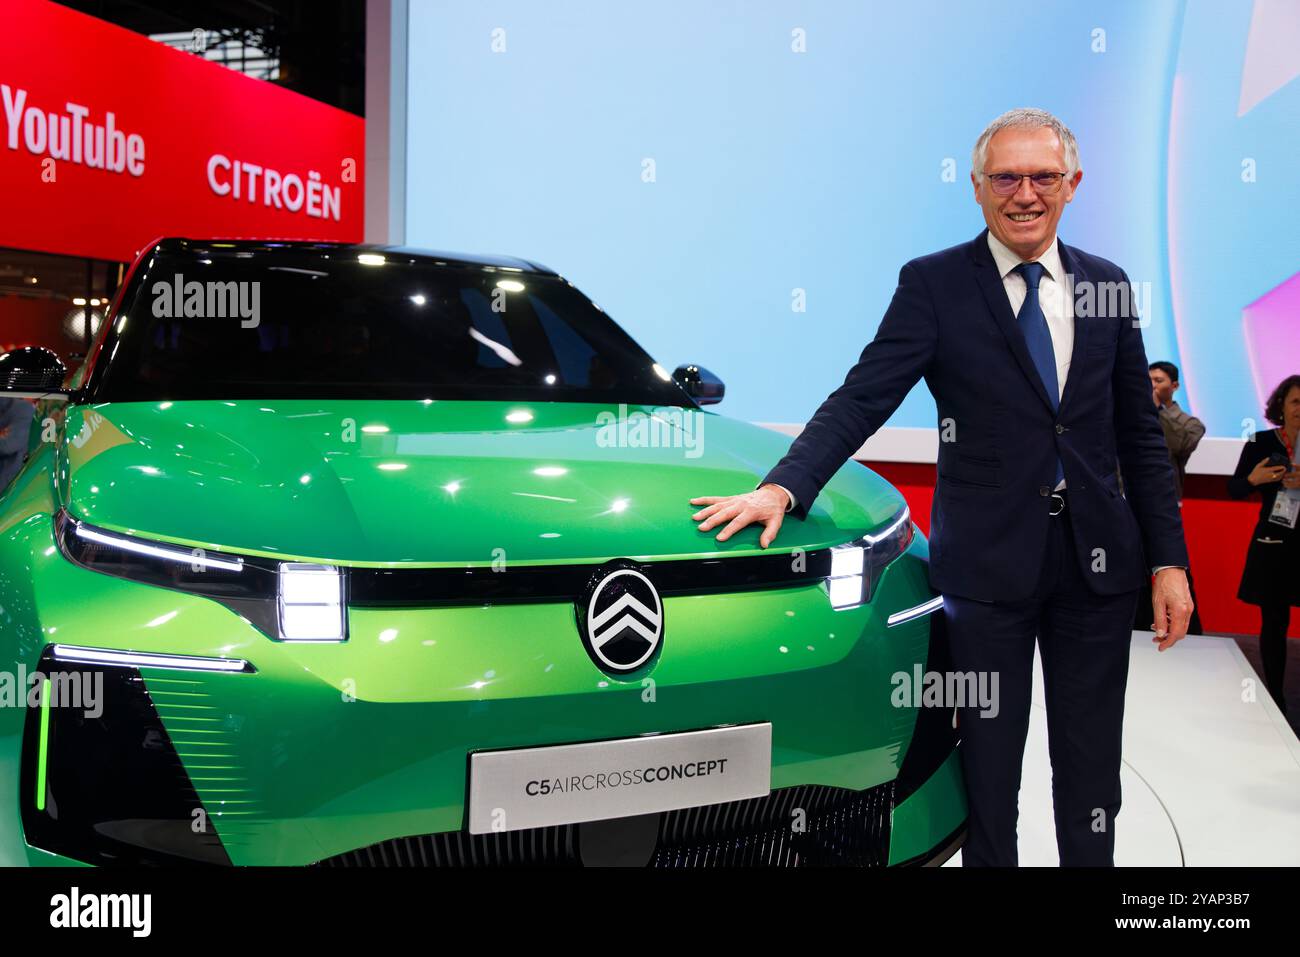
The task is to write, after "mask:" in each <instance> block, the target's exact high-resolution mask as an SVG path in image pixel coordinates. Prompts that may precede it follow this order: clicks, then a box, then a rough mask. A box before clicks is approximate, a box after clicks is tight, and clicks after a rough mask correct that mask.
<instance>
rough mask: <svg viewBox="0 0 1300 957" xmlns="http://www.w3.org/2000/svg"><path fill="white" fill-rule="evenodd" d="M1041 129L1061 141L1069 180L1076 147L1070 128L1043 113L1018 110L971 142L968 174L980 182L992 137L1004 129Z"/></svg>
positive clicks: (1075, 162)
mask: <svg viewBox="0 0 1300 957" xmlns="http://www.w3.org/2000/svg"><path fill="white" fill-rule="evenodd" d="M1044 126H1045V127H1047V128H1049V129H1050V130H1051V131H1052V132H1053V133H1055V134H1056V138H1057V139H1058V140H1060V141H1061V146H1063V147H1064V148H1065V166H1066V170H1065V172H1066V175H1067V176H1073V175H1074V174H1075V172H1076V171H1077V170H1078V169H1079V144H1078V143H1076V142H1075V139H1074V134H1073V133H1071V132H1070V128H1069V127H1068V126H1066V125H1065V124H1064V123H1062V122H1061V121H1060V120H1058V119H1057V118H1056V117H1055V116H1053V115H1052V114H1051V113H1048V112H1047V111H1046V110H1036V109H1034V108H1033V107H1028V106H1022V107H1018V108H1017V109H1014V110H1007V111H1006V112H1005V113H1003V114H1002V115H1001V116H999V117H998V118H997V119H996V120H994V121H993V122H992V123H990V124H989V125H988V126H986V127H984V132H983V133H981V134H980V138H979V139H977V140H976V141H975V148H974V149H973V150H971V154H970V162H971V170H972V171H973V172H974V173H975V178H976V179H983V178H984V160H985V158H986V157H987V155H988V149H989V140H991V139H993V134H994V133H997V132H998V131H999V130H1005V129H1018V130H1033V129H1039V128H1041V127H1044Z"/></svg>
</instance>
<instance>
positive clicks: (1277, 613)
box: [1259, 602, 1291, 714]
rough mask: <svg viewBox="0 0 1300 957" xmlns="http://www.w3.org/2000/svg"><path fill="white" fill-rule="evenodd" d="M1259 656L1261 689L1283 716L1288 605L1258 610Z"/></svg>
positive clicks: (1289, 610)
mask: <svg viewBox="0 0 1300 957" xmlns="http://www.w3.org/2000/svg"><path fill="white" fill-rule="evenodd" d="M1259 617H1260V629H1259V657H1260V660H1261V661H1262V662H1263V664H1264V687H1266V688H1267V689H1268V693H1269V696H1270V697H1272V699H1273V701H1274V702H1275V703H1276V704H1277V706H1278V708H1279V710H1281V712H1282V713H1283V714H1286V695H1285V693H1284V692H1283V685H1285V683H1286V681H1285V679H1286V641H1287V638H1286V633H1287V629H1288V628H1289V627H1290V626H1291V606H1290V605H1287V604H1285V603H1284V602H1274V603H1273V604H1271V605H1263V606H1261V607H1260V609H1259Z"/></svg>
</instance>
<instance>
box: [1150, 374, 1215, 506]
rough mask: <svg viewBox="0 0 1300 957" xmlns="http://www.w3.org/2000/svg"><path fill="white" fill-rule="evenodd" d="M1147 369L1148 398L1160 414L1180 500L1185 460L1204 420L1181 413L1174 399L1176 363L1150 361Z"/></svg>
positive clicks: (1200, 434)
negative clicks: (1148, 374)
mask: <svg viewBox="0 0 1300 957" xmlns="http://www.w3.org/2000/svg"><path fill="white" fill-rule="evenodd" d="M1148 372H1149V373H1150V375H1151V398H1152V400H1153V401H1154V402H1155V404H1156V410H1157V411H1158V412H1159V413H1160V427H1161V428H1162V429H1164V430H1165V445H1167V446H1169V462H1170V464H1171V465H1173V467H1174V489H1175V491H1176V492H1177V493H1178V501H1179V502H1180V503H1181V502H1182V500H1183V480H1184V479H1185V478H1186V477H1187V460H1188V459H1190V458H1191V457H1192V453H1193V452H1195V451H1196V446H1197V445H1199V444H1200V442H1201V438H1202V436H1204V435H1205V423H1204V422H1202V421H1201V420H1200V419H1198V418H1197V417H1196V416H1194V415H1189V414H1188V413H1186V412H1184V411H1183V410H1182V409H1180V408H1179V407H1178V403H1177V402H1175V401H1174V393H1175V392H1177V391H1178V366H1176V365H1174V364H1173V363H1172V362H1153V363H1151V368H1150V369H1149V370H1148Z"/></svg>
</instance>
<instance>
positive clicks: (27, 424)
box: [0, 398, 34, 494]
mask: <svg viewBox="0 0 1300 957" xmlns="http://www.w3.org/2000/svg"><path fill="white" fill-rule="evenodd" d="M33 414H34V413H33V410H32V405H31V403H29V402H28V401H27V400H25V399H3V398H0V494H2V493H3V492H4V490H5V489H6V488H7V487H8V486H9V483H10V482H12V481H13V480H14V477H15V476H16V475H17V474H18V473H19V471H20V470H21V469H22V467H23V460H24V459H25V458H26V456H27V438H28V433H29V432H30V430H31V425H32V415H33Z"/></svg>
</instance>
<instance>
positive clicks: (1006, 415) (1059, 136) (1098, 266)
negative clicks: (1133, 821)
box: [691, 109, 1192, 866]
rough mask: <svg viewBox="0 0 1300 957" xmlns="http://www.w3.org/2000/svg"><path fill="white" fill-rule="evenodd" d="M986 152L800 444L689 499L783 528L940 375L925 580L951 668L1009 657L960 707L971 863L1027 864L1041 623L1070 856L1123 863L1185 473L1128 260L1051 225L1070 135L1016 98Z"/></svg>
mask: <svg viewBox="0 0 1300 957" xmlns="http://www.w3.org/2000/svg"><path fill="white" fill-rule="evenodd" d="M971 169H972V173H971V182H972V185H973V186H974V192H975V200H976V202H978V203H979V205H980V207H981V209H982V210H983V213H984V221H985V223H986V224H987V227H988V228H987V229H986V230H985V231H984V232H982V233H981V234H980V235H979V236H978V237H976V238H975V240H974V241H973V242H967V243H963V244H961V245H959V246H954V247H952V248H951V249H945V250H943V251H941V252H937V253H933V254H931V255H929V256H923V257H921V258H919V259H914V260H912V261H911V262H909V263H907V264H906V265H905V266H904V267H903V268H902V270H901V272H900V273H899V277H898V288H897V289H896V290H895V292H894V297H893V301H892V302H891V303H890V305H889V309H888V310H887V311H886V313H885V316H884V318H883V319H882V320H881V323H880V328H879V330H878V331H877V333H876V337H875V339H874V340H872V341H871V342H870V343H869V344H868V345H867V347H866V348H865V349H864V350H863V351H862V355H861V357H860V358H859V360H858V362H857V364H856V365H855V366H854V367H853V368H852V369H851V370H850V371H849V373H848V376H847V378H846V379H845V381H844V384H843V385H842V386H840V387H839V388H838V389H836V390H835V392H833V393H832V394H831V395H830V397H829V398H827V399H826V401H825V402H823V403H822V405H821V407H820V408H819V409H818V410H817V412H816V414H815V415H814V416H813V418H812V420H811V421H809V422H808V424H807V426H806V427H805V428H804V430H803V432H802V434H800V436H799V437H798V438H797V439H796V440H795V441H794V443H793V444H792V445H791V447H790V451H789V452H788V453H787V454H786V456H785V457H784V458H783V459H782V460H781V461H780V462H779V463H778V464H777V465H776V467H775V468H773V469H772V471H771V472H769V473H768V474H767V476H766V477H765V478H764V479H763V481H762V482H761V483H760V484H759V487H758V488H757V489H756V490H754V491H751V492H747V493H744V494H740V495H730V496H704V497H700V498H695V499H692V500H691V503H692V504H693V505H702V506H704V507H703V508H702V509H700V510H699V511H697V512H696V513H695V514H694V515H693V516H692V518H693V520H695V521H697V522H699V528H700V530H701V531H710V530H712V529H714V528H716V527H718V526H719V525H721V526H723V527H722V529H721V531H720V532H719V533H718V534H717V539H718V540H719V541H725V540H726V539H728V538H729V537H731V536H732V535H733V534H735V533H736V532H737V531H739V530H740V529H742V528H744V527H745V526H747V525H750V524H761V525H763V526H764V527H763V530H762V533H761V535H760V542H761V544H762V545H763V546H764V547H766V546H768V545H770V544H771V543H772V541H773V540H774V539H775V538H776V536H777V534H778V532H779V531H780V528H781V523H782V520H783V518H784V516H785V515H786V514H787V513H793V514H794V515H795V517H797V518H803V517H805V516H806V515H807V514H808V510H809V508H811V507H812V505H813V502H814V500H815V499H816V498H817V495H818V493H819V492H820V491H821V489H822V487H823V486H824V485H825V484H826V482H827V481H828V480H829V479H830V478H831V476H832V475H833V474H834V473H835V472H836V471H837V470H838V469H839V468H840V467H841V466H843V465H844V463H845V462H846V461H847V460H848V458H849V457H850V456H851V455H852V454H853V453H854V452H856V451H857V449H858V448H859V447H860V446H861V445H862V443H863V442H864V441H865V440H866V439H867V438H868V437H869V436H870V435H872V434H873V433H874V432H875V431H876V430H877V429H879V428H880V427H881V426H882V425H884V424H885V422H886V420H888V418H889V417H890V415H892V414H893V412H894V410H895V409H896V408H898V405H899V403H900V402H902V400H903V398H904V397H905V396H906V395H907V393H908V391H909V390H910V389H911V388H912V386H913V385H915V384H916V382H917V380H919V379H921V378H924V379H925V382H926V385H927V386H928V387H929V389H930V392H931V394H932V395H933V396H934V399H935V403H936V405H937V406H938V413H939V422H940V426H941V428H940V436H941V441H940V444H939V460H938V484H937V486H936V488H935V497H934V505H933V510H932V512H931V521H930V535H931V538H930V580H931V583H932V585H933V586H934V588H935V589H936V590H937V591H939V592H941V593H942V594H943V597H944V612H943V613H944V616H945V618H946V619H947V621H946V624H947V630H948V637H949V641H950V643H951V645H952V658H953V665H954V669H955V670H956V671H959V672H964V673H968V674H975V675H989V674H992V673H997V675H998V680H999V685H998V687H999V689H1000V695H1001V701H1000V702H999V706H998V708H997V709H996V716H994V717H984V716H982V715H981V712H980V710H979V709H978V707H976V706H972V707H963V709H962V711H961V715H960V728H961V734H962V748H961V750H962V765H963V770H964V772H965V777H966V788H967V794H968V798H969V804H970V823H969V832H968V836H967V841H966V844H965V846H964V848H963V863H965V864H966V865H1011V866H1014V865H1015V864H1016V863H1017V848H1016V821H1017V816H1018V804H1017V801H1018V794H1019V789H1020V770H1021V764H1022V761H1023V757H1024V746H1025V736H1026V733H1027V730H1028V725H1029V704H1030V689H1031V686H1032V669H1033V656H1034V643H1035V640H1037V642H1038V647H1039V653H1040V656H1041V658H1042V662H1043V678H1044V685H1045V691H1046V704H1047V721H1048V735H1049V750H1050V754H1051V760H1052V796H1053V805H1054V810H1055V817H1056V838H1057V848H1058V850H1059V852H1060V860H1061V863H1062V864H1063V865H1067V866H1068V865H1111V864H1113V863H1114V848H1115V816H1116V815H1117V813H1118V812H1119V807H1120V782H1119V769H1120V745H1121V737H1122V727H1123V715H1124V688H1125V682H1126V680H1127V675H1128V660H1129V646H1130V641H1131V632H1130V627H1131V625H1132V622H1133V615H1134V611H1135V608H1136V602H1137V595H1138V589H1139V587H1140V586H1141V584H1142V582H1143V580H1144V578H1145V577H1147V576H1152V575H1154V582H1153V585H1152V619H1153V622H1154V627H1153V630H1154V631H1155V638H1154V641H1155V642H1156V643H1157V644H1158V646H1159V649H1160V650H1161V651H1164V650H1166V649H1167V648H1169V647H1171V646H1172V645H1173V644H1174V643H1175V642H1177V641H1179V640H1180V639H1181V638H1183V637H1184V635H1185V634H1186V633H1187V622H1188V618H1189V616H1190V614H1191V611H1192V601H1191V597H1190V595H1189V592H1188V587H1187V578H1186V575H1185V573H1184V568H1185V567H1186V565H1187V551H1186V546H1185V544H1184V542H1183V530H1182V523H1181V519H1180V518H1179V514H1178V509H1177V507H1176V497H1175V495H1174V494H1173V487H1174V478H1173V472H1172V470H1171V468H1170V465H1169V455H1168V452H1167V450H1166V448H1165V442H1164V434H1163V432H1162V431H1161V428H1160V423H1159V421H1158V419H1157V417H1156V410H1155V406H1154V404H1153V403H1152V401H1151V384H1150V381H1149V379H1148V376H1147V360H1146V355H1145V352H1144V350H1143V346H1142V334H1141V331H1140V322H1139V321H1138V317H1137V314H1136V312H1135V311H1134V309H1133V306H1132V297H1131V296H1130V295H1128V293H1129V292H1130V291H1131V289H1132V287H1131V285H1130V284H1129V281H1128V276H1127V275H1126V274H1125V273H1124V271H1123V270H1122V269H1120V268H1119V267H1118V266H1116V265H1115V264H1113V263H1111V262H1108V261H1106V260H1104V259H1101V258H1099V257H1097V256H1093V255H1090V254H1088V253H1085V252H1083V251H1082V250H1080V249H1075V248H1073V247H1071V246H1067V245H1065V244H1064V243H1061V242H1059V241H1058V239H1057V236H1056V227H1057V224H1058V222H1059V221H1060V219H1061V213H1062V212H1063V211H1064V209H1065V206H1066V204H1067V203H1069V202H1070V201H1071V200H1072V199H1073V198H1074V193H1075V190H1076V189H1077V188H1078V186H1079V182H1080V180H1081V179H1082V177H1083V172H1082V170H1081V169H1080V166H1079V151H1078V146H1077V144H1076V142H1075V139H1074V135H1073V134H1072V133H1071V132H1070V131H1069V129H1067V128H1066V126H1065V125H1064V124H1063V123H1061V121H1060V120H1058V119H1057V118H1056V117H1054V116H1052V115H1051V114H1050V113H1047V112H1044V111H1042V110H1033V109H1018V110H1011V111H1009V112H1008V113H1005V114H1003V115H1002V116H1000V117H998V118H997V119H996V120H994V121H993V122H992V123H991V124H989V126H988V127H987V128H986V129H985V130H984V132H983V133H982V134H981V136H980V137H979V139H978V141H977V142H976V145H975V149H974V151H973V155H972V166H971ZM1117 470H1122V472H1123V477H1124V487H1123V492H1121V490H1120V485H1119V482H1118V478H1117ZM1144 554H1145V555H1146V556H1147V559H1149V560H1150V562H1151V565H1152V566H1153V567H1150V568H1148V567H1144V564H1143V563H1144V558H1143V556H1144ZM891 610H893V609H891ZM973 704H974V703H972V705H973ZM986 713H987V712H986Z"/></svg>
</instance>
